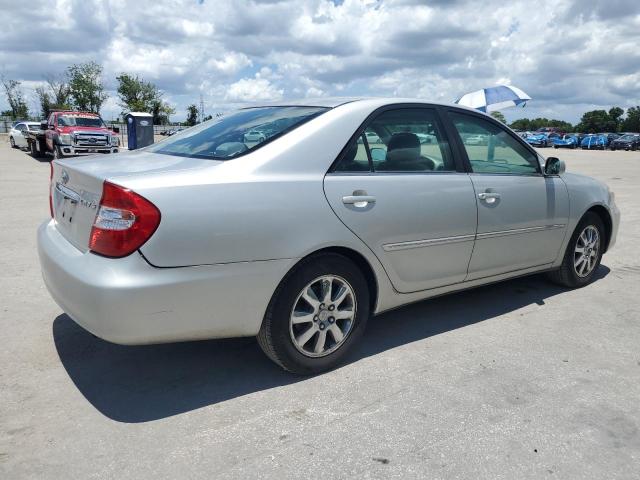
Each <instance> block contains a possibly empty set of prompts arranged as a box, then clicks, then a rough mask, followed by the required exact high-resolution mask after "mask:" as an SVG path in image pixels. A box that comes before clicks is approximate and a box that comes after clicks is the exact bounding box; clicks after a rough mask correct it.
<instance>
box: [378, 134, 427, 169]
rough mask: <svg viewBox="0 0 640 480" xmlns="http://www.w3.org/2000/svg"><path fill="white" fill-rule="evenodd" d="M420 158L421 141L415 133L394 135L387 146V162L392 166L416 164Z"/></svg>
mask: <svg viewBox="0 0 640 480" xmlns="http://www.w3.org/2000/svg"><path fill="white" fill-rule="evenodd" d="M418 158H420V139H419V138H418V136H417V135H416V134H415V133H410V132H401V133H394V134H393V135H391V138H390V139H389V143H388V144H387V158H386V161H387V162H390V163H392V164H395V163H405V162H414V161H415V160H417V159H418Z"/></svg>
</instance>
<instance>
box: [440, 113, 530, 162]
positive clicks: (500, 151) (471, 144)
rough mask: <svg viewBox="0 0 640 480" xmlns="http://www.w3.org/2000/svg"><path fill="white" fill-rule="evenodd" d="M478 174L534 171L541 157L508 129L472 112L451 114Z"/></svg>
mask: <svg viewBox="0 0 640 480" xmlns="http://www.w3.org/2000/svg"><path fill="white" fill-rule="evenodd" d="M451 119H452V120H453V124H454V125H455V127H456V129H457V130H458V134H459V135H460V139H461V140H462V143H463V145H464V148H465V150H466V152H467V156H468V157H469V162H470V163H471V169H472V171H473V172H475V173H511V174H534V173H539V172H540V166H539V163H538V159H537V157H536V156H535V155H534V154H533V153H531V152H530V151H529V150H528V149H527V148H526V147H525V146H524V145H522V144H521V143H520V142H519V141H518V140H516V139H515V138H513V137H512V136H511V135H509V133H507V131H506V130H504V129H502V128H500V127H499V126H497V125H495V124H494V123H492V122H490V121H488V120H485V119H483V118H479V117H476V116H472V115H465V114H460V113H451Z"/></svg>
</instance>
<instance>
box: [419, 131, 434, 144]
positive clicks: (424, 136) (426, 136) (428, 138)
mask: <svg viewBox="0 0 640 480" xmlns="http://www.w3.org/2000/svg"><path fill="white" fill-rule="evenodd" d="M416 137H418V140H420V143H436V136H435V135H432V134H430V133H416Z"/></svg>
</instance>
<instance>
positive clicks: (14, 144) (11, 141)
mask: <svg viewBox="0 0 640 480" xmlns="http://www.w3.org/2000/svg"><path fill="white" fill-rule="evenodd" d="M9 143H10V144H11V148H16V142H15V140H14V139H13V137H9Z"/></svg>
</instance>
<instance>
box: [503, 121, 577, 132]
mask: <svg viewBox="0 0 640 480" xmlns="http://www.w3.org/2000/svg"><path fill="white" fill-rule="evenodd" d="M509 126H510V127H511V128H512V129H514V130H523V131H530V132H533V131H535V130H538V129H539V128H542V127H556V128H560V129H561V130H564V131H565V132H573V125H571V124H570V123H569V122H565V121H563V120H555V119H553V118H552V119H548V118H544V117H539V118H521V119H519V120H516V121H514V122H513V123H511V125H509Z"/></svg>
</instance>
